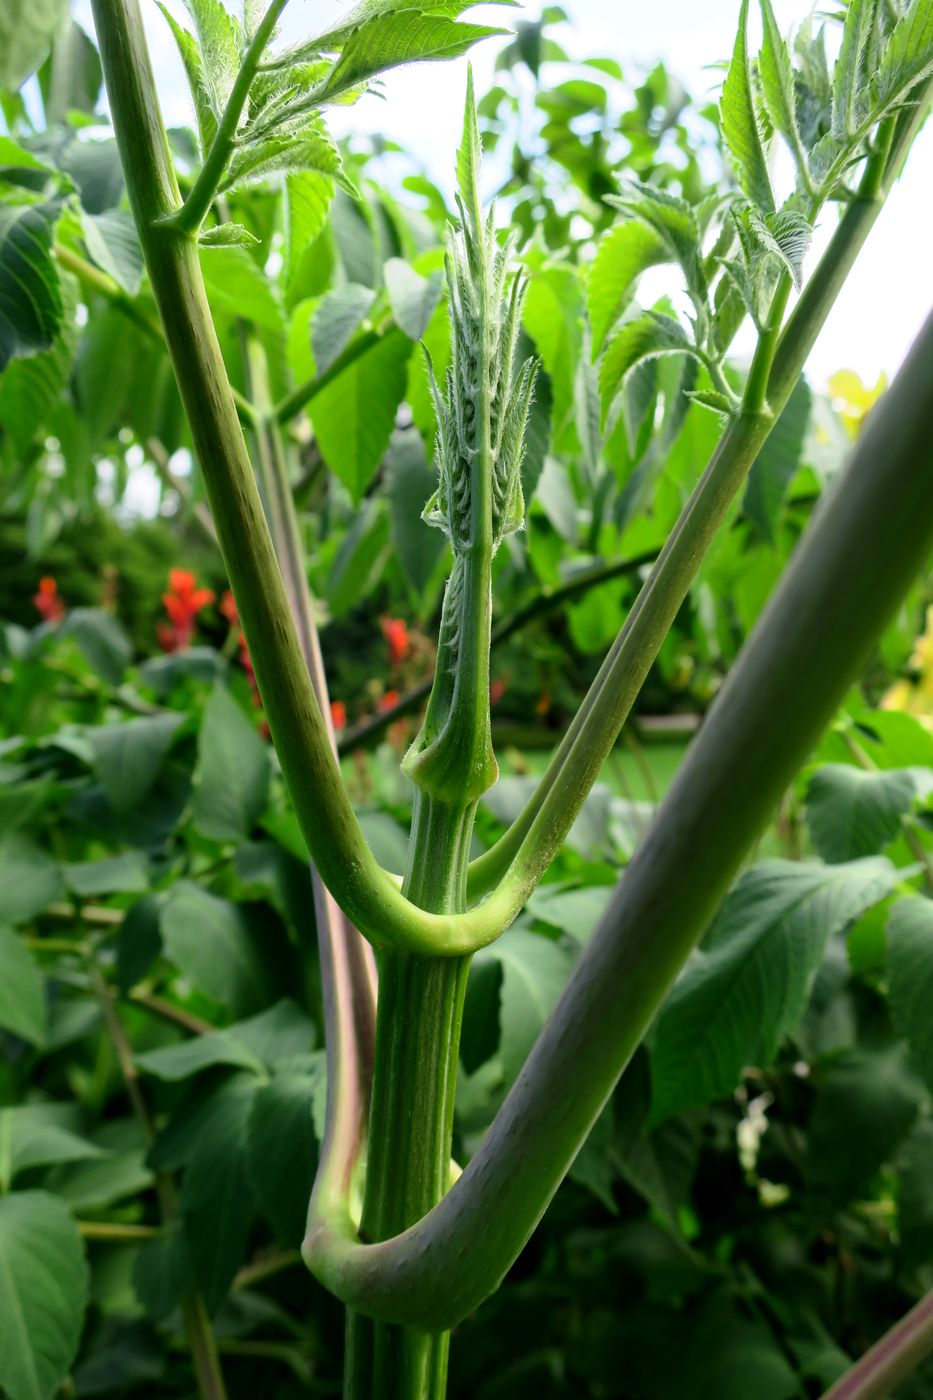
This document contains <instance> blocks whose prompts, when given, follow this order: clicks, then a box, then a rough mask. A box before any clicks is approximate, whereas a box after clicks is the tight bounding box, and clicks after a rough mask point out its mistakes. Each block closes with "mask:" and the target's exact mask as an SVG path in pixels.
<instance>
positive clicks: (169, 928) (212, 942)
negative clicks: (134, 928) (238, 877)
mask: <svg viewBox="0 0 933 1400" xmlns="http://www.w3.org/2000/svg"><path fill="white" fill-rule="evenodd" d="M161 923H162V937H163V940H164V942H165V948H166V951H167V953H168V955H169V957H170V958H171V959H172V961H173V962H174V963H175V964H176V965H177V967H178V968H179V970H180V971H181V972H182V973H183V974H184V976H185V977H187V978H188V979H189V980H190V981H191V982H192V983H193V985H194V986H195V987H197V988H198V989H199V990H200V991H202V992H204V993H205V995H206V996H209V997H211V998H212V999H213V1000H214V1001H216V1002H219V1003H220V1004H221V1006H226V1007H229V1008H230V1009H231V1010H232V1011H234V1012H236V1011H238V1010H249V1009H251V1008H252V1007H253V1006H254V1005H255V1004H256V1002H257V1001H259V1000H261V998H262V994H263V991H264V988H265V985H266V980H265V976H264V973H263V965H262V960H261V958H260V955H259V947H258V945H257V942H256V940H255V938H254V936H253V933H252V930H251V927H250V923H249V919H248V918H247V915H246V912H245V911H244V910H243V909H242V907H241V906H240V905H238V904H231V903H230V902H229V901H228V900H226V899H218V898H217V897H216V896H215V895H212V894H208V893H207V891H206V890H202V889H199V888H198V886H197V885H190V884H188V883H186V882H184V881H182V882H181V883H180V884H177V885H176V886H175V887H174V888H173V890H172V892H171V894H170V895H169V897H168V899H167V900H166V902H165V904H164V906H163V908H162V917H161Z"/></svg>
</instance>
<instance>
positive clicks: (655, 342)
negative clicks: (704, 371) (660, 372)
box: [599, 311, 693, 433]
mask: <svg viewBox="0 0 933 1400" xmlns="http://www.w3.org/2000/svg"><path fill="white" fill-rule="evenodd" d="M692 350H693V345H692V343H691V341H690V340H689V339H688V338H687V334H686V332H685V331H684V329H683V327H682V326H681V324H680V322H679V321H675V320H674V318H673V316H661V315H659V314H658V313H657V312H653V311H648V312H646V313H645V314H644V315H643V316H639V317H638V318H637V319H636V320H634V321H627V322H626V323H625V325H624V326H623V327H622V329H621V330H620V331H619V333H618V334H617V335H616V336H614V337H613V339H612V340H611V341H610V342H609V344H608V346H607V347H606V353H605V354H604V355H603V358H602V362H601V364H600V367H599V397H600V404H601V407H602V423H603V429H604V431H605V432H606V433H609V432H611V430H612V427H613V426H614V423H615V421H616V419H617V417H618V414H619V412H620V411H621V409H622V407H623V397H622V392H623V390H624V388H625V382H626V380H627V378H628V376H629V374H631V372H632V370H633V369H634V368H635V366H636V365H640V364H643V363H644V362H645V361H646V360H652V359H655V358H657V357H658V356H659V355H676V354H681V355H682V354H685V353H690V352H691V351H692Z"/></svg>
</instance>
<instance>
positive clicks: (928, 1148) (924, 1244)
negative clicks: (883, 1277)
mask: <svg viewBox="0 0 933 1400" xmlns="http://www.w3.org/2000/svg"><path fill="white" fill-rule="evenodd" d="M897 1176H898V1193H897V1226H898V1234H899V1235H900V1242H901V1252H902V1254H903V1255H904V1258H905V1262H906V1263H907V1267H908V1268H911V1267H913V1268H919V1267H921V1266H922V1265H924V1264H926V1263H927V1262H928V1260H929V1259H930V1257H931V1255H933V1193H931V1191H930V1182H931V1181H933V1119H930V1118H923V1119H921V1121H920V1122H919V1123H917V1124H916V1125H915V1127H914V1128H913V1130H912V1132H911V1133H910V1134H909V1135H908V1137H907V1138H905V1140H904V1143H903V1145H902V1147H901V1150H900V1152H899V1154H898V1157H897Z"/></svg>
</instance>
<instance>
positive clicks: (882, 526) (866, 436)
mask: <svg viewBox="0 0 933 1400" xmlns="http://www.w3.org/2000/svg"><path fill="white" fill-rule="evenodd" d="M931 404H933V315H931V316H930V317H929V319H928V320H927V323H926V325H925V326H924V328H923V330H922V332H921V334H920V336H919V338H918V340H917V341H916V343H915V345H914V347H913V349H912V351H911V353H910V355H909V356H908V359H907V361H906V363H905V365H904V367H903V368H902V370H901V371H900V373H899V374H898V375H897V377H896V379H895V381H894V384H893V385H892V387H891V389H890V390H889V392H888V395H887V396H886V398H885V399H884V400H883V401H882V402H881V404H880V405H879V406H878V407H877V408H876V409H875V411H874V413H873V414H872V417H871V418H870V419H869V420H868V423H867V425H866V428H865V430H864V432H863V434H862V437H861V438H860V440H859V442H858V444H857V446H856V448H855V450H854V452H853V455H852V459H851V462H850V464H849V467H848V469H847V470H846V472H845V473H844V475H843V476H842V478H841V479H840V480H839V482H838V484H837V486H836V488H835V489H834V490H833V492H832V494H831V497H830V498H829V499H828V500H827V502H826V503H825V505H824V506H823V508H822V509H821V510H820V511H819V512H818V513H817V515H816V517H815V518H814V520H813V521H812V522H811V524H810V526H809V528H808V530H807V532H806V534H805V535H804V538H803V540H802V541H801V543H800V545H799V546H798V548H797V550H796V552H795V554H794V557H793V559H792V562H791V565H790V567H789V568H788V570H787V572H786V574H785V576H784V578H783V580H782V582H781V583H780V585H779V586H778V588H777V590H776V592H775V594H774V595H773V597H772V599H771V601H770V603H769V605H768V607H767V609H766V611H765V613H764V614H763V615H762V617H761V618H760V619H759V622H758V624H757V626H756V628H755V630H754V632H753V634H752V636H751V638H750V640H749V641H748V643H747V644H746V647H745V649H744V650H743V652H742V654H741V656H740V658H739V661H738V663H737V664H736V666H735V668H734V669H733V671H732V674H731V675H730V677H729V679H728V681H727V682H726V685H725V686H724V687H723V689H722V691H721V692H720V695H719V697H718V698H717V700H716V702H715V704H714V705H713V707H712V709H711V711H710V713H709V715H708V717H707V719H706V722H705V724H704V726H703V728H702V729H701V730H700V733H699V735H698V736H697V738H696V739H695V740H694V743H693V744H692V746H691V748H690V750H689V751H688V754H687V757H686V759H685V761H684V763H683V764H682V766H681V768H680V770H679V772H678V774H677V777H676V779H675V781H674V784H673V786H672V787H671V789H670V791H669V792H668V794H667V796H666V797H665V799H664V801H663V802H662V804H661V807H660V809H659V811H658V813H657V815H656V817H655V820H654V823H653V824H652V826H651V827H650V828H649V831H648V834H647V836H646V837H645V840H644V842H643V844H642V845H641V847H640V848H639V850H638V852H637V854H636V855H635V857H634V859H633V860H632V862H631V864H630V865H629V867H628V869H627V871H626V873H625V876H624V878H623V879H622V881H621V882H620V884H619V886H618V888H617V890H616V893H615V895H614V896H613V899H612V900H611V902H610V905H609V908H608V910H607V912H606V914H605V915H604V917H603V919H602V921H601V923H600V925H599V928H598V929H597V931H596V933H595V934H594V935H593V937H592V938H591V940H590V942H589V943H588V945H587V947H586V949H585V951H584V953H583V955H582V956H581V958H580V960H579V962H578V963H577V966H576V969H575V971H574V974H573V976H572V977H571V980H570V982H569V983H568V985H567V987H566V989H565V991H564V993H563V995H562V996H561V998H560V1001H559V1002H558V1004H557V1007H556V1009H555V1011H554V1013H553V1014H552V1016H551V1018H550V1019H549V1021H548V1022H547V1024H546V1026H545V1028H544V1030H543V1031H542V1033H541V1035H540V1036H539V1038H538V1041H537V1043H536V1045H535V1047H534V1049H533V1051H532V1053H531V1056H530V1058H529V1060H528V1062H527V1063H526V1065H525V1067H524V1069H523V1071H522V1073H521V1075H520V1076H519V1079H518V1080H517V1082H516V1084H515V1085H514V1087H513V1088H512V1090H511V1091H510V1093H509V1095H508V1097H507V1099H506V1101H505V1103H504V1105H503V1107H502V1108H501V1109H500V1111H499V1113H498V1114H497V1116H496V1118H495V1120H494V1122H493V1124H492V1126H491V1128H490V1129H489V1131H488V1132H487V1134H486V1137H485V1139H484V1140H483V1143H482V1144H481V1146H480V1148H479V1150H478V1151H477V1153H476V1154H475V1156H474V1157H473V1159H472V1160H471V1162H470V1163H469V1165H468V1166H467V1168H466V1170H465V1171H464V1173H463V1175H462V1176H461V1177H460V1179H459V1180H458V1181H457V1182H456V1184H455V1185H454V1186H453V1187H452V1188H451V1190H450V1191H449V1192H448V1194H447V1195H446V1196H445V1197H444V1199H443V1200H442V1201H441V1202H440V1204H439V1205H438V1206H436V1207H435V1208H434V1210H432V1211H431V1212H430V1213H429V1214H428V1215H427V1216H426V1217H425V1218H424V1219H422V1220H421V1221H419V1223H418V1224H417V1225H416V1226H414V1227H413V1228H412V1229H409V1230H407V1231H405V1232H404V1233H403V1234H401V1235H399V1236H397V1237H396V1238H395V1239H393V1240H390V1241H387V1242H386V1243H384V1244H379V1245H361V1244H360V1243H359V1242H358V1241H357V1240H356V1239H355V1236H354V1233H353V1226H352V1222H351V1221H350V1220H349V1217H348V1216H347V1215H346V1214H344V1215H342V1216H341V1215H339V1214H337V1213H336V1212H335V1213H334V1214H333V1215H331V1216H329V1217H326V1216H322V1217H320V1218H318V1219H317V1220H315V1221H314V1222H313V1228H312V1230H311V1232H310V1233H309V1236H308V1238H307V1240H306V1242H305V1251H304V1252H305V1257H306V1259H307V1261H308V1263H309V1265H310V1266H311V1268H312V1270H313V1271H314V1272H315V1273H316V1274H317V1275H318V1277H320V1278H321V1279H322V1280H323V1281H324V1282H326V1284H327V1285H328V1287H330V1288H331V1290H332V1291H333V1292H335V1293H337V1295H338V1296H339V1297H342V1298H343V1299H344V1300H345V1301H348V1302H350V1303H351V1305H352V1306H354V1307H356V1308H360V1309H363V1310H365V1311H368V1312H370V1313H373V1314H374V1315H377V1316H380V1317H387V1318H391V1319H394V1320H397V1321H406V1322H408V1323H409V1324H411V1325H419V1326H422V1327H424V1328H428V1329H432V1328H435V1329H442V1328H447V1327H450V1326H451V1325H453V1324H455V1323H456V1322H457V1321H458V1320H460V1319H461V1318H463V1317H464V1316H465V1315H466V1314H467V1313H469V1312H470V1311H472V1310H473V1308H475V1307H476V1306H477V1305H478V1304H479V1303H480V1302H481V1301H482V1300H483V1298H484V1297H486V1296H487V1295H488V1294H489V1293H490V1292H492V1291H493V1290H494V1289H495V1288H496V1287H497V1286H498V1283H499V1282H500V1281H501V1279H502V1277H503V1276H504V1274H505V1272H506V1270H507V1269H508V1268H509V1266H510V1265H511V1263H512V1261H513V1260H514V1259H515V1258H516V1256H517V1255H518V1253H519V1251H520V1250H521V1249H522V1247H523V1246H524V1244H525V1242H526V1241H527V1239H528V1237H529V1236H530V1234H531V1232H532V1231H533V1229H534V1228H535V1226H536V1224H537V1223H538V1220H539V1219H540V1217H541V1215H542V1214H543V1212H544V1210H545V1209H546V1207H547V1205H548V1202H549V1201H550V1199H551V1197H552V1195H553V1194H554V1192H555V1190H556V1189H557V1186H558V1185H559V1183H560V1181H561V1179H562V1178H563V1176H564V1174H565V1173H566V1171H567V1170H568V1168H569V1166H570V1164H571V1163H572V1161H573V1158H574V1156H575V1155H576V1153H577V1152H578V1150H579V1148H580V1146H581V1144H582V1143H583V1141H584V1140H585V1138H586V1136H587V1133H588V1132H589V1130H590V1128H591V1127H592V1125H593V1123H594V1122H595V1121H596V1118H597V1117H598V1115H599V1113H600V1112H601V1110H602V1107H603V1105H604V1104H605V1102H606V1100H607V1098H608V1096H609V1094H610V1093H611V1092H612V1090H613V1088H614V1086H615V1084H616V1082H617V1080H618V1077H619V1075H620V1074H621V1073H622V1071H623V1070H624V1068H625V1066H626V1064H627V1063H628V1061H629V1059H630V1058H631V1056H632V1054H633V1053H634V1051H635V1048H636V1047H637V1045H638V1044H639V1043H640V1041H641V1039H642V1038H643V1036H644V1034H645V1032H646V1030H647V1028H648V1026H649V1025H650V1023H651V1021H652V1019H653V1017H654V1015H655V1014H656V1012H657V1009H658V1007H659V1006H660V1005H661V1003H662V1001H663V999H664V997H665V995H666V993H667V991H668V989H669V987H670V986H671V984H672V983H673V981H674V979H675V977H676V976H677V973H678V971H679V970H680V968H681V967H682V966H683V963H684V961H685V960H686V958H687V957H688V955H689V953H690V951H691V949H692V948H693V946H694V945H695V943H696V941H697V939H698V938H699V937H700V936H701V934H702V932H703V930H704V928H705V927H706V926H707V924H708V921H709V919H710V917H711V916H712V914H713V913H714V911H715V908H716V906H717V904H718V903H719V901H720V899H721V898H722V896H723V895H724V894H725V892H726V890H727V888H728V886H729V884H730V882H731V881H732V879H733V878H734V876H735V874H736V872H737V870H738V868H739V866H740V864H741V861H742V859H743V857H744V855H745V853H746V852H747V851H748V849H749V848H750V846H751V845H752V844H753V842H754V840H755V838H756V836H757V834H758V832H759V831H760V830H761V829H762V828H763V826H764V825H765V824H766V823H767V821H768V820H769V818H770V816H771V813H772V811H773V808H774V806H775V804H776V803H777V802H778V801H779V799H780V796H781V794H782V793H783V791H784V790H785V788H786V786H787V784H788V783H789V782H790V781H792V779H793V777H794V775H795V774H796V773H797V771H798V770H799V768H800V765H801V764H802V763H803V762H804V761H805V760H806V757H807V755H808V753H809V752H810V751H811V750H812V748H813V746H814V744H815V743H816V742H817V741H818V739H819V736H820V734H821V732H822V730H823V728H824V726H825V725H826V723H827V722H828V721H829V719H830V718H831V717H832V715H833V713H834V711H835V710H836V708H837V706H838V705H839V703H840V702H841V701H842V699H843V698H844V696H845V694H846V692H847V691H848V688H849V686H850V685H851V684H852V682H853V681H854V680H855V679H856V678H857V677H858V676H859V674H860V673H861V671H862V668H863V666H864V664H865V662H866V660H867V658H868V656H869V654H870V652H871V648H872V646H873V645H874V644H875V641H876V639H877V637H878V636H879V635H880V634H881V632H882V631H883V629H884V627H885V625H886V624H887V622H888V619H889V618H890V616H891V615H892V613H893V612H894V611H895V610H896V608H897V607H898V606H899V604H900V602H901V600H902V598H903V597H904V595H905V593H906V592H907V591H908V589H909V588H910V586H911V584H912V583H913V581H914V579H915V577H916V575H917V573H918V572H919V571H920V570H921V569H922V568H923V567H924V566H925V565H926V563H927V561H928V559H929V555H930V551H931V549H933V410H931ZM775 716H780V723H779V724H775V722H774V717H775ZM711 814H712V817H713V818H714V819H711ZM836 1400H838V1397H837V1398H836Z"/></svg>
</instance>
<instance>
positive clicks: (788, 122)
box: [758, 0, 800, 153]
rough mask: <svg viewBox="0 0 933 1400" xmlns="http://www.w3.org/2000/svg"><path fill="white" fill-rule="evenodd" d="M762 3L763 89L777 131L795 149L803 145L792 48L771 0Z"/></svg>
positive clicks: (761, 58)
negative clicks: (789, 47) (790, 49)
mask: <svg viewBox="0 0 933 1400" xmlns="http://www.w3.org/2000/svg"><path fill="white" fill-rule="evenodd" d="M760 3H761V19H762V23H763V25H764V36H763V40H762V46H761V56H760V58H759V60H758V74H759V77H760V78H761V91H762V95H763V96H764V100H765V107H766V108H767V112H768V116H769V117H770V118H771V123H772V125H773V127H774V129H775V131H779V132H780V134H781V135H782V136H783V137H784V139H785V140H786V141H787V143H788V145H789V146H790V148H791V150H792V151H793V152H795V153H796V152H797V151H798V149H799V146H800V132H799V130H798V127H797V94H796V91H795V88H794V70H793V67H792V65H791V59H790V52H789V50H788V47H787V44H786V42H785V40H784V36H783V35H782V34H781V31H780V29H779V28H778V24H777V20H776V19H775V17H774V9H773V7H772V4H771V0H760Z"/></svg>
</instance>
